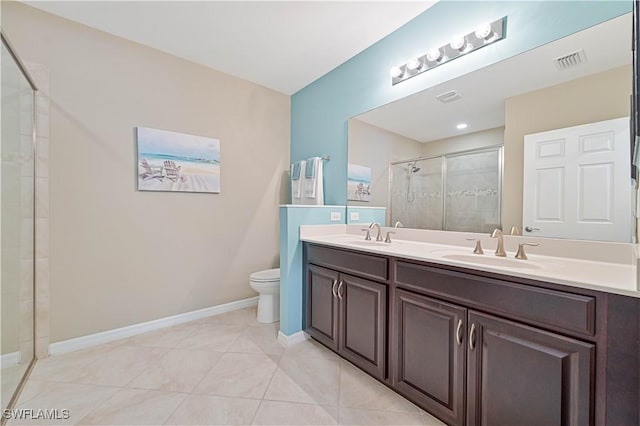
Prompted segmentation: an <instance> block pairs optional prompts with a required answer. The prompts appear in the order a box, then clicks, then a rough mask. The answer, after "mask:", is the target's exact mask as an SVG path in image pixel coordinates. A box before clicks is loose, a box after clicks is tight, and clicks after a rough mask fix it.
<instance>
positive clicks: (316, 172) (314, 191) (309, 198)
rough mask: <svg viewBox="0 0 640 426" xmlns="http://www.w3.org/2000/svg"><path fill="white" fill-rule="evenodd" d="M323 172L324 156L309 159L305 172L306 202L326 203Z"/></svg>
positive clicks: (313, 203)
mask: <svg viewBox="0 0 640 426" xmlns="http://www.w3.org/2000/svg"><path fill="white" fill-rule="evenodd" d="M322 181H323V173H322V158H320V157H311V158H308V159H307V162H306V167H305V173H304V182H303V188H304V190H303V191H304V202H303V204H308V205H320V206H321V205H324V187H323V183H322Z"/></svg>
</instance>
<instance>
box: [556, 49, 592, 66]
mask: <svg viewBox="0 0 640 426" xmlns="http://www.w3.org/2000/svg"><path fill="white" fill-rule="evenodd" d="M553 62H555V63H556V67H558V69H560V70H566V69H569V68H575V67H577V66H579V65H582V64H584V63H585V62H587V56H586V55H585V53H584V49H580V50H577V51H575V52H573V53H569V54H568V55H564V56H560V57H559V58H555V59H554V60H553Z"/></svg>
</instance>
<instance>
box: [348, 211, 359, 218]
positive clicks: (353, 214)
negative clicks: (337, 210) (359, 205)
mask: <svg viewBox="0 0 640 426" xmlns="http://www.w3.org/2000/svg"><path fill="white" fill-rule="evenodd" d="M349 218H350V219H351V220H360V212H351V214H350V215H349Z"/></svg>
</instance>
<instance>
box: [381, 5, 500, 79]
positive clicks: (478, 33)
mask: <svg viewBox="0 0 640 426" xmlns="http://www.w3.org/2000/svg"><path fill="white" fill-rule="evenodd" d="M506 36H507V17H506V16H505V17H503V18H500V19H497V20H495V21H493V22H490V23H485V24H482V25H480V26H478V27H477V28H476V29H475V30H474V31H472V32H470V33H468V34H465V35H464V36H458V37H454V38H453V39H452V40H451V41H450V42H449V43H447V44H445V45H443V46H440V47H433V48H431V49H429V50H427V53H426V54H424V55H422V56H419V57H415V58H411V59H409V60H408V61H407V63H406V64H402V65H399V66H395V67H393V68H391V84H392V85H396V84H398V83H400V82H402V81H405V80H407V79H410V78H411V77H414V76H416V75H418V74H421V73H423V72H425V71H427V70H430V69H432V68H435V67H437V66H439V65H442V64H445V63H447V62H449V61H452V60H454V59H456V58H459V57H460V56H462V55H468V54H469V53H470V52H473V51H475V50H478V49H480V48H482V47H484V46H487V45H489V44H492V43H495V42H497V41H499V40H502V39H504V38H505V37H506Z"/></svg>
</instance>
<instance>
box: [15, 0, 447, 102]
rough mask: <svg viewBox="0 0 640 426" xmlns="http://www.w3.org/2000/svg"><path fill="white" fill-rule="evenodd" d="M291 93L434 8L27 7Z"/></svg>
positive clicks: (264, 4) (259, 4) (315, 4)
mask: <svg viewBox="0 0 640 426" xmlns="http://www.w3.org/2000/svg"><path fill="white" fill-rule="evenodd" d="M25 3H27V4H29V5H31V6H34V7H37V8H39V9H42V10H44V11H47V12H50V13H53V14H55V15H59V16H61V17H64V18H67V19H70V20H73V21H76V22H80V23H82V24H85V25H88V26H90V27H93V28H96V29H99V30H102V31H105V32H108V33H111V34H114V35H117V36H120V37H123V38H125V39H128V40H131V41H134V42H137V43H140V44H143V45H146V46H149V47H153V48H156V49H158V50H162V51H164V52H167V53H170V54H173V55H175V56H178V57H181V58H184V59H188V60H190V61H193V62H196V63H199V64H202V65H205V66H208V67H211V68H214V69H216V70H219V71H222V72H225V73H228V74H232V75H235V76H237V77H240V78H243V79H246V80H249V81H253V82H255V83H258V84H260V85H263V86H266V87H269V88H271V89H274V90H277V91H279V92H282V93H285V94H292V93H295V92H296V91H298V90H300V89H302V88H303V87H305V86H306V85H308V84H309V83H311V82H313V81H314V80H316V79H318V78H319V77H321V76H323V75H324V74H326V73H327V72H329V71H331V70H332V69H334V68H335V67H337V66H338V65H340V64H342V63H343V62H345V61H346V60H348V59H349V58H351V57H353V56H355V55H356V54H357V53H359V52H361V51H362V50H364V49H366V48H367V47H369V46H371V45H372V44H374V43H375V42H377V41H378V40H380V39H381V38H383V37H385V36H386V35H388V34H390V33H392V32H393V31H394V30H396V29H397V28H399V27H401V26H402V25H404V24H405V23H407V22H408V21H410V20H411V19H413V18H414V17H415V16H417V15H419V14H420V13H422V12H423V11H425V10H426V9H428V8H429V7H430V6H432V5H433V4H434V3H435V1H280V2H277V1H251V2H250V1H225V2H223V1H25Z"/></svg>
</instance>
